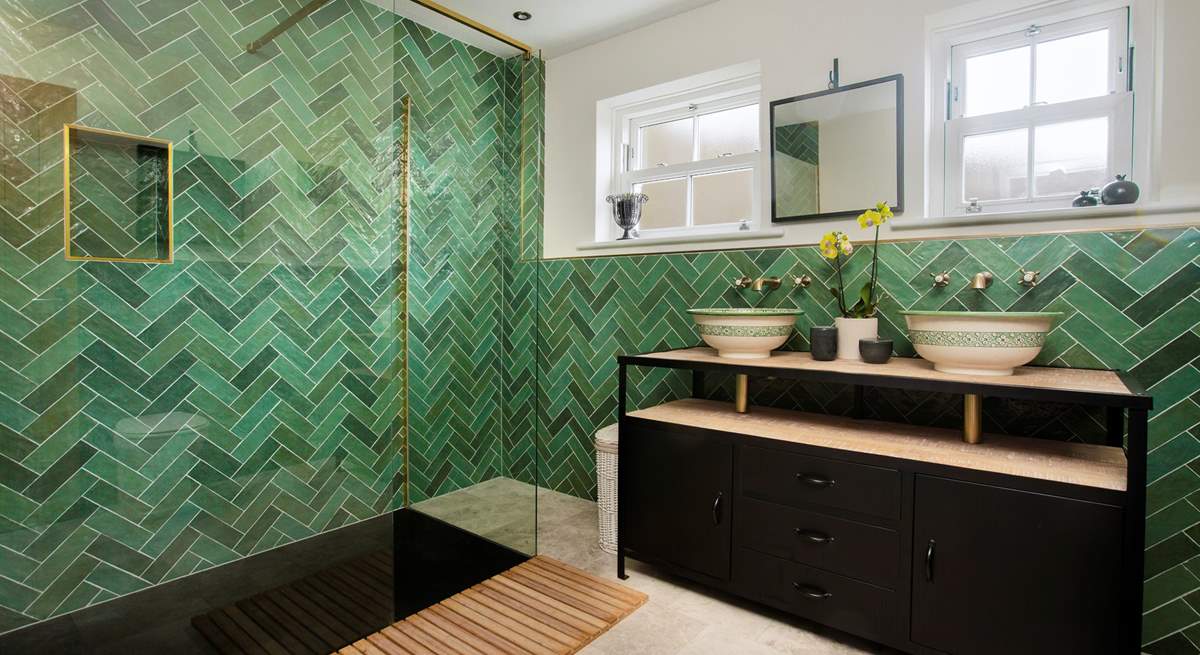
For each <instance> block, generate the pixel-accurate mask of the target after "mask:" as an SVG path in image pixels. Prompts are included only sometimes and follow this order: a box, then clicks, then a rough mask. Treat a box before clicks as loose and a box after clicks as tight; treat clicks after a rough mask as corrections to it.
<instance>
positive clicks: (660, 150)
mask: <svg viewBox="0 0 1200 655" xmlns="http://www.w3.org/2000/svg"><path fill="white" fill-rule="evenodd" d="M692 121H693V119H692V118H681V119H679V120H677V121H670V122H667V123H659V124H658V125H648V126H646V127H643V128H642V156H641V158H640V159H641V162H642V165H641V168H654V167H655V166H668V165H670V164H685V163H687V162H690V161H692V147H693V138H694V137H693V134H692Z"/></svg>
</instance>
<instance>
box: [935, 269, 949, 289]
mask: <svg viewBox="0 0 1200 655" xmlns="http://www.w3.org/2000/svg"><path fill="white" fill-rule="evenodd" d="M930 275H931V276H933V286H935V287H944V286H946V285H947V284H950V271H942V272H941V273H930Z"/></svg>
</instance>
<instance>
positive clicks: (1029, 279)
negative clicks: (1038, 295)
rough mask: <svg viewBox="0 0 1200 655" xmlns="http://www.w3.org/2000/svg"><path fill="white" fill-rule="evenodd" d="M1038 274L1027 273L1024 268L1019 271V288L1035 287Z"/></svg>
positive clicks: (1037, 272)
mask: <svg viewBox="0 0 1200 655" xmlns="http://www.w3.org/2000/svg"><path fill="white" fill-rule="evenodd" d="M1040 274H1041V273H1040V272H1039V271H1027V270H1025V269H1024V268H1022V269H1021V286H1023V287H1036V286H1037V285H1038V275H1040Z"/></svg>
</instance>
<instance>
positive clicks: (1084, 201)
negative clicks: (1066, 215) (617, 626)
mask: <svg viewBox="0 0 1200 655" xmlns="http://www.w3.org/2000/svg"><path fill="white" fill-rule="evenodd" d="M1098 204H1100V201H1099V200H1098V199H1097V198H1096V196H1094V195H1092V192H1091V191H1088V190H1087V189H1084V190H1083V191H1080V192H1079V197H1078V198H1076V199H1075V200H1074V202H1072V203H1071V206H1072V207H1095V206H1096V205H1098Z"/></svg>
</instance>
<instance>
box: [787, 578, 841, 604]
mask: <svg viewBox="0 0 1200 655" xmlns="http://www.w3.org/2000/svg"><path fill="white" fill-rule="evenodd" d="M792 588H793V589H795V590H796V591H798V592H800V595H801V596H804V597H805V598H811V599H812V600H829V599H830V598H833V594H831V593H829V592H828V591H825V590H824V589H822V588H820V587H814V586H813V585H808V584H800V583H799V582H793V583H792Z"/></svg>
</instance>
